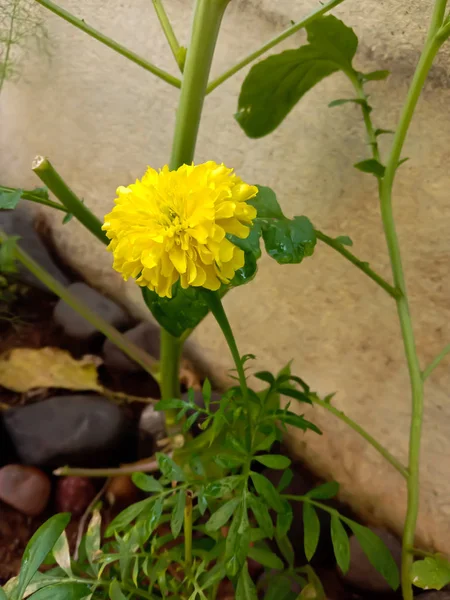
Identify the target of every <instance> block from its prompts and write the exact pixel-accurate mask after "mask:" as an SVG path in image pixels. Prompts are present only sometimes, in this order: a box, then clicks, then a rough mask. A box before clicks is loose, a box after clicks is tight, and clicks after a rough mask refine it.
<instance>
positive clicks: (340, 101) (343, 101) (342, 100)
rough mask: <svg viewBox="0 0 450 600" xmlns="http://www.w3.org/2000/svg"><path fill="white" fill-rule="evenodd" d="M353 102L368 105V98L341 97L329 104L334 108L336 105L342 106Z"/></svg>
mask: <svg viewBox="0 0 450 600" xmlns="http://www.w3.org/2000/svg"><path fill="white" fill-rule="evenodd" d="M349 102H352V103H353V104H360V105H361V106H368V104H367V100H363V99H361V98H339V99H338V100H333V101H332V102H330V103H329V104H328V107H329V108H333V107H335V106H342V105H343V104H348V103H349Z"/></svg>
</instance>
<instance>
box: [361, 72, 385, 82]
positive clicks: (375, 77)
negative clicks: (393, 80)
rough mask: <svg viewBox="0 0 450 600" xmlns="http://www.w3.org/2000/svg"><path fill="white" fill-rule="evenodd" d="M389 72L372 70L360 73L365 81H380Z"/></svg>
mask: <svg viewBox="0 0 450 600" xmlns="http://www.w3.org/2000/svg"><path fill="white" fill-rule="evenodd" d="M390 74H391V72H390V71H386V70H383V71H372V72H371V73H361V75H362V77H363V79H364V80H365V81H382V80H383V79H386V78H387V77H389V75H390Z"/></svg>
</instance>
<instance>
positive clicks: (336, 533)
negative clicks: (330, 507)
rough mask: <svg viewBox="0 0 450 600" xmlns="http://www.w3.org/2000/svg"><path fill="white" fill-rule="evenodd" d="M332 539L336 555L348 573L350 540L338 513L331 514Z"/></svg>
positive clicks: (340, 564)
mask: <svg viewBox="0 0 450 600" xmlns="http://www.w3.org/2000/svg"><path fill="white" fill-rule="evenodd" d="M330 526H331V541H332V543H333V550H334V556H335V557H336V562H337V564H338V565H339V567H340V569H341V571H342V572H343V573H344V575H345V573H347V571H348V568H349V566H350V542H349V540H348V535H347V532H346V531H345V527H344V526H343V525H342V523H341V520H340V518H339V517H338V516H337V515H336V514H332V515H331V525H330Z"/></svg>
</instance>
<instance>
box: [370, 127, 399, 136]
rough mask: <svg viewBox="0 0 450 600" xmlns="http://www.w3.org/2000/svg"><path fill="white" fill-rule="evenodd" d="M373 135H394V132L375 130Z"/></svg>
mask: <svg viewBox="0 0 450 600" xmlns="http://www.w3.org/2000/svg"><path fill="white" fill-rule="evenodd" d="M374 133H375V136H376V137H378V136H379V135H384V134H387V133H392V134H394V133H395V131H393V130H392V129H375V131H374Z"/></svg>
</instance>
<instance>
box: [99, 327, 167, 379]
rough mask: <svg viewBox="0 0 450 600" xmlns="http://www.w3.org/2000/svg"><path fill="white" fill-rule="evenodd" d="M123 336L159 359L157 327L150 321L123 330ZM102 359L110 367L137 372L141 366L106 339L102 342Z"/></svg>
mask: <svg viewBox="0 0 450 600" xmlns="http://www.w3.org/2000/svg"><path fill="white" fill-rule="evenodd" d="M124 335H125V337H126V338H128V339H129V340H130V341H131V342H133V343H134V344H136V346H139V348H142V349H143V350H145V351H146V352H147V353H148V354H150V355H151V356H153V357H154V358H156V359H158V360H159V327H158V326H157V325H155V324H153V323H150V322H144V323H139V325H136V326H135V327H133V328H132V329H129V330H128V331H126V332H125V334H124ZM103 361H104V363H105V365H106V366H107V367H109V368H110V369H118V370H119V371H124V372H126V373H137V372H138V371H142V367H141V366H139V365H138V364H137V363H136V362H134V361H133V360H131V359H130V358H128V356H127V355H126V354H124V353H123V352H122V351H121V350H119V348H117V346H116V345H115V344H113V343H112V342H111V341H110V340H108V339H106V340H105V343H104V344H103Z"/></svg>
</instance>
